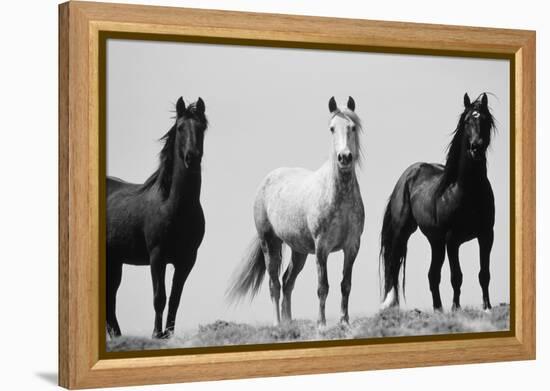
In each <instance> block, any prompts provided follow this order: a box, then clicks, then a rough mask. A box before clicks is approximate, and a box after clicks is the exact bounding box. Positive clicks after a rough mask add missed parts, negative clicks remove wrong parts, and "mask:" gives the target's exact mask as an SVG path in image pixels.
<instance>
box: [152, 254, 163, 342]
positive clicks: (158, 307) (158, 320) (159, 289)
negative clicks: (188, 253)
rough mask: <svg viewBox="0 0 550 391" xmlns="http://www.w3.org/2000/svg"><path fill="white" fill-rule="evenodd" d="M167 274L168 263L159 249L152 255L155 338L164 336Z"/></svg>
mask: <svg viewBox="0 0 550 391" xmlns="http://www.w3.org/2000/svg"><path fill="white" fill-rule="evenodd" d="M165 276H166V263H165V262H164V259H162V257H161V255H160V252H159V251H154V252H153V254H152V255H151V278H152V280H153V306H154V308H155V325H154V328H153V338H162V337H163V333H162V314H163V313H164V307H166V287H165V283H164V278H165Z"/></svg>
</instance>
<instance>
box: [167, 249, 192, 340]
mask: <svg viewBox="0 0 550 391" xmlns="http://www.w3.org/2000/svg"><path fill="white" fill-rule="evenodd" d="M196 258H197V254H196V253H195V254H192V255H190V256H189V257H188V258H186V259H184V260H183V262H182V263H178V264H176V265H175V270H174V277H173V278H172V290H171V292H170V300H169V301H168V316H167V318H166V330H165V331H164V337H165V338H170V337H171V336H172V335H174V328H175V326H176V314H177V312H178V307H179V305H180V299H181V293H182V291H183V286H184V285H185V281H187V277H188V276H189V273H190V272H191V269H192V268H193V265H194V264H195V259H196Z"/></svg>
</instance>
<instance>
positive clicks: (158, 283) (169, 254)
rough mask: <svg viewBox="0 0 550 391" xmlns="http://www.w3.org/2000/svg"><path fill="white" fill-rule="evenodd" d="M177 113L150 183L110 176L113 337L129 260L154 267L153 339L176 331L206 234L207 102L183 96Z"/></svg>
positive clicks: (109, 304) (110, 331)
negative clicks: (168, 278)
mask: <svg viewBox="0 0 550 391" xmlns="http://www.w3.org/2000/svg"><path fill="white" fill-rule="evenodd" d="M176 111H177V117H176V121H175V124H174V125H173V126H172V128H171V129H170V130H169V131H168V133H166V135H164V136H163V137H162V139H161V140H163V141H164V147H163V148H162V151H161V152H160V165H159V168H158V169H157V170H156V171H155V172H154V173H153V175H151V176H150V177H149V179H147V181H146V182H145V183H144V184H133V183H127V182H124V181H122V180H120V179H116V178H111V177H108V178H107V332H108V334H109V336H110V337H111V338H113V337H117V336H120V327H119V325H118V321H117V318H116V313H115V308H116V293H117V290H118V287H119V285H120V280H121V278H122V264H123V263H127V264H131V265H143V266H145V265H150V266H151V277H152V280H153V294H154V308H155V325H154V329H153V338H169V337H171V336H172V335H173V333H174V326H175V321H176V312H177V310H178V306H179V302H180V298H181V292H182V290H183V285H184V284H185V280H186V279H187V276H188V275H189V273H190V272H191V269H192V268H193V265H194V264H195V259H196V257H197V249H198V248H199V245H200V244H201V242H202V239H203V236H204V228H205V224H204V214H203V211H202V207H201V204H200V200H199V196H200V190H201V159H202V154H203V140H204V132H205V130H206V128H207V120H206V116H205V114H204V111H205V106H204V102H203V100H202V99H201V98H199V99H198V100H197V102H196V103H193V104H190V105H189V106H188V107H185V103H184V102H183V99H182V98H179V99H178V102H177V104H176ZM168 263H171V264H173V265H174V277H173V280H172V292H171V294H170V301H169V304H168V317H167V320H166V329H165V331H164V332H163V331H162V316H163V312H164V307H165V306H166V289H165V283H164V280H165V272H166V265H167V264H168Z"/></svg>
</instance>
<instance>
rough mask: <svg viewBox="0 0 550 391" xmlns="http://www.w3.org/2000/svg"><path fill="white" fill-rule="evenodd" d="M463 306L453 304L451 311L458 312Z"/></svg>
mask: <svg viewBox="0 0 550 391" xmlns="http://www.w3.org/2000/svg"><path fill="white" fill-rule="evenodd" d="M461 309H462V308H461V307H460V305H456V304H453V306H452V308H451V311H452V312H457V311H460V310H461Z"/></svg>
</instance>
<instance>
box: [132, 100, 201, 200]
mask: <svg viewBox="0 0 550 391" xmlns="http://www.w3.org/2000/svg"><path fill="white" fill-rule="evenodd" d="M185 117H186V118H190V119H195V120H197V121H200V122H202V123H204V124H205V129H206V128H207V127H208V120H207V119H206V116H205V115H204V113H200V112H198V111H197V110H196V102H195V103H191V104H189V106H187V109H186V114H185ZM177 124H178V123H177V118H176V122H175V123H174V125H172V127H171V128H170V130H169V131H168V132H166V134H165V135H164V136H162V137H161V138H160V139H159V141H164V145H163V147H162V149H161V150H160V154H159V167H158V168H157V169H156V170H155V172H153V174H151V176H150V177H149V178H147V180H146V181H145V182H144V183H143V185H141V186H140V187H139V189H138V191H139V192H140V193H143V192H145V191H147V190H149V189H151V188H152V187H153V186H154V184H155V183H158V186H159V189H160V191H161V193H162V197H163V198H164V199H166V198H168V195H169V194H170V188H171V187H172V171H173V168H174V144H175V142H176V132H177Z"/></svg>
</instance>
